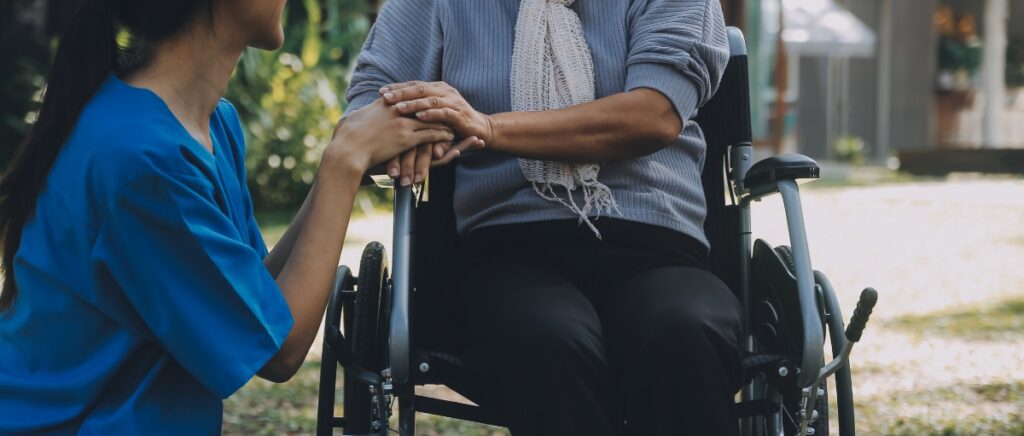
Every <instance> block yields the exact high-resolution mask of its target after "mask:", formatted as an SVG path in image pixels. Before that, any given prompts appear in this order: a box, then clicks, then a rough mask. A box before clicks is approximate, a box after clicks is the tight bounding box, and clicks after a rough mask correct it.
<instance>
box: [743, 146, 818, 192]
mask: <svg viewBox="0 0 1024 436" xmlns="http://www.w3.org/2000/svg"><path fill="white" fill-rule="evenodd" d="M820 173H821V168H819V167H818V163H817V162H815V161H814V159H811V158H809V157H807V156H804V155H802V154H780V155H778V156H772V157H769V158H765V159H762V160H761V161H759V162H757V163H755V164H754V165H753V166H751V167H750V169H749V170H748V171H747V174H746V176H745V177H744V178H743V186H744V187H745V188H747V189H748V190H750V194H751V196H753V197H761V196H765V195H768V194H771V193H773V192H775V191H778V189H779V187H778V182H779V181H781V180H797V179H817V178H818V177H819V175H820Z"/></svg>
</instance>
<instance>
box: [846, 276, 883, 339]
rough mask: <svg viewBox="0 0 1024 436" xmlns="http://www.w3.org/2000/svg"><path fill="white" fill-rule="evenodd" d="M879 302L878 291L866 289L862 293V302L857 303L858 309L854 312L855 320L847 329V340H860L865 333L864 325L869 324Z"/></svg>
mask: <svg viewBox="0 0 1024 436" xmlns="http://www.w3.org/2000/svg"><path fill="white" fill-rule="evenodd" d="M877 301H878V291H875V290H874V289H872V288H866V289H864V290H863V291H862V292H861V293H860V300H858V301H857V308H856V309H854V310H853V318H851V319H850V325H849V326H848V327H846V339H847V340H849V341H850V342H857V341H859V340H860V335H861V333H864V325H866V324H867V323H868V318H869V317H870V316H871V310H872V309H874V308H875V303H876V302H877Z"/></svg>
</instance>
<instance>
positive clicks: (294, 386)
mask: <svg viewBox="0 0 1024 436" xmlns="http://www.w3.org/2000/svg"><path fill="white" fill-rule="evenodd" d="M338 378H339V382H338V391H337V398H336V400H335V404H336V405H337V406H336V407H335V413H336V414H338V415H341V414H342V413H343V412H344V410H343V408H342V406H341V404H342V394H341V392H342V389H341V380H340V379H341V374H340V372H339V376H338ZM319 380H320V362H319V361H311V362H306V363H305V364H304V365H303V366H302V369H300V370H299V373H298V374H296V376H295V378H293V379H292V380H291V381H289V382H288V383H284V384H274V383H271V382H268V381H266V380H263V379H260V378H253V379H252V380H250V381H249V383H248V384H246V385H245V387H243V388H242V389H240V390H239V391H238V392H237V393H235V395H232V396H231V398H229V399H228V400H227V401H225V402H224V430H223V432H224V434H226V435H280V434H290V435H300V434H313V433H314V432H315V431H316V403H317V387H318V385H319ZM391 427H392V428H396V427H397V424H396V423H394V422H392V426H391ZM416 434H417V435H425V436H441V435H444V436H460V435H466V436H497V435H507V434H508V432H507V431H505V430H504V429H499V428H495V427H490V426H486V425H481V424H475V423H469V422H460V421H455V420H451V419H447V418H441V417H436V416H430V415H424V414H419V415H418V416H417V417H416Z"/></svg>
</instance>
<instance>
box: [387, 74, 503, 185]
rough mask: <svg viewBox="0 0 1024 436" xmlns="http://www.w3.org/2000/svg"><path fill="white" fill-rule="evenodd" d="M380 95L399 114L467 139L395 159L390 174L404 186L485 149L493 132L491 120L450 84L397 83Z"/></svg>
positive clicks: (424, 149)
mask: <svg viewBox="0 0 1024 436" xmlns="http://www.w3.org/2000/svg"><path fill="white" fill-rule="evenodd" d="M380 92H381V98H382V99H383V100H384V102H385V103H387V104H391V105H394V107H395V109H396V110H398V112H399V113H401V114H403V115H407V116H415V117H416V118H418V119H419V120H420V121H424V122H435V123H443V124H445V125H448V126H449V127H451V128H452V129H453V130H455V132H456V133H457V134H458V136H460V137H462V138H464V139H463V140H462V141H461V142H460V143H459V144H458V145H456V146H455V147H454V148H452V147H450V143H436V144H425V145H422V146H420V147H419V149H418V150H416V151H408V152H406V153H404V154H403V155H402V156H400V157H397V158H395V159H393V160H392V161H391V163H390V164H389V165H388V174H389V175H391V176H392V177H394V178H396V179H400V184H401V185H403V186H405V185H408V184H409V183H410V182H413V181H415V182H416V183H419V182H421V181H423V179H424V178H425V177H426V173H427V171H429V168H430V167H431V166H437V165H443V164H446V163H448V162H449V161H451V160H452V159H454V158H456V157H458V156H459V155H460V154H461V153H463V152H465V151H468V150H470V149H473V148H480V147H483V146H484V144H485V143H486V142H487V141H488V140H489V139H490V138H491V135H492V133H493V128H492V119H491V117H490V116H488V115H485V114H482V113H480V112H477V111H476V110H475V109H473V107H472V106H470V105H469V103H468V102H466V100H465V99H464V98H463V97H462V95H461V94H459V91H458V90H456V89H455V88H453V87H452V86H450V85H448V84H447V83H444V82H429V83H428V82H418V81H414V82H404V83H396V84H393V85H388V86H385V87H383V88H381V89H380ZM427 120H435V121H427Z"/></svg>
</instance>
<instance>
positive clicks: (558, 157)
mask: <svg viewBox="0 0 1024 436" xmlns="http://www.w3.org/2000/svg"><path fill="white" fill-rule="evenodd" d="M384 99H385V101H387V102H389V103H393V104H394V103H397V104H396V107H397V109H398V110H399V112H402V113H404V114H408V115H413V114H415V115H416V116H417V117H419V118H420V120H421V121H428V120H429V121H430V122H440V123H445V124H447V125H449V126H451V127H452V128H453V129H455V130H456V131H457V132H458V133H459V134H460V135H475V136H478V137H480V138H482V139H483V140H484V142H485V143H486V144H487V146H488V148H489V149H491V150H494V151H499V152H504V153H508V154H512V155H515V156H519V157H526V158H531V159H542V160H555V161H563V162H609V161H616V160H622V159H629V158H634V157H638V156H644V155H647V154H651V153H653V152H655V151H658V150H660V149H662V148H664V147H666V146H668V145H669V144H671V143H672V142H673V141H675V140H676V138H677V137H678V136H679V132H680V131H681V130H682V120H681V119H680V117H679V114H678V112H676V109H675V108H674V107H673V105H672V102H671V101H669V99H668V98H667V97H665V96H664V95H662V94H661V93H660V92H658V91H655V90H653V89H648V88H640V89H636V90H633V91H629V92H622V93H619V94H614V95H611V96H608V97H605V98H601V99H598V100H595V101H592V102H590V103H585V104H581V105H577V106H572V107H569V108H565V109H559V110H548V111H538V112H506V113H500V114H495V115H484V114H481V113H479V112H477V111H476V110H474V109H473V108H472V107H470V106H469V104H468V103H466V101H465V100H464V99H463V98H462V96H461V95H459V93H458V91H457V90H455V89H454V88H452V87H451V86H449V85H448V84H446V83H444V82H433V83H421V82H408V83H403V84H396V85H392V86H389V87H387V92H385V94H384Z"/></svg>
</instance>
